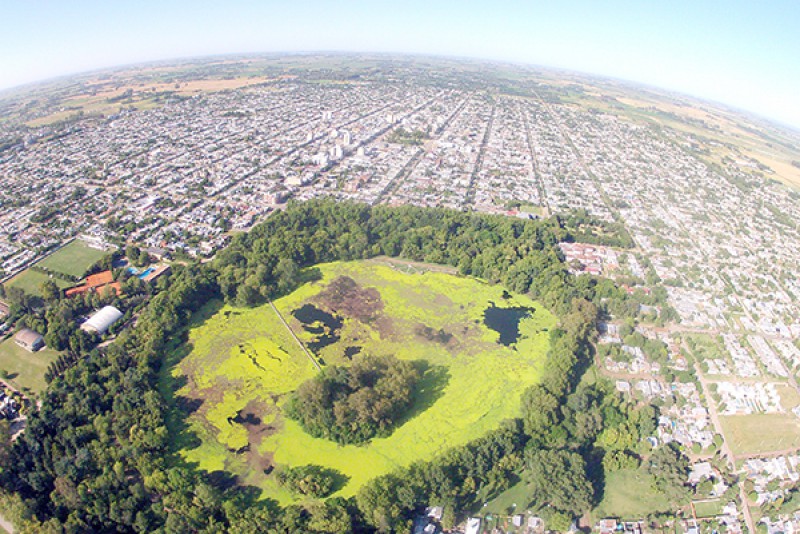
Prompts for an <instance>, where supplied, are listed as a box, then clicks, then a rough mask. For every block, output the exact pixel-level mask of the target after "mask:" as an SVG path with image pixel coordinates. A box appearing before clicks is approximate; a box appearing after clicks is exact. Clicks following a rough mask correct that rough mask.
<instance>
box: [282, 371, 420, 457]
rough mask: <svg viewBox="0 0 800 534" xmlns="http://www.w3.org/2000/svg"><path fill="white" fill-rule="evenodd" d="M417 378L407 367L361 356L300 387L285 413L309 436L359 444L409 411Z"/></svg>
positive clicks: (385, 431) (384, 432)
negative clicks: (347, 364) (347, 365)
mask: <svg viewBox="0 0 800 534" xmlns="http://www.w3.org/2000/svg"><path fill="white" fill-rule="evenodd" d="M421 376H422V373H421V372H420V370H419V369H417V368H416V367H415V366H414V365H413V364H412V363H411V362H407V361H403V360H398V359H396V358H393V357H389V356H384V357H372V356H363V357H360V358H358V359H356V360H355V361H354V362H353V364H352V365H350V366H349V367H339V366H332V367H326V368H325V369H323V371H322V373H320V374H319V375H317V376H315V377H314V378H311V379H310V380H307V381H306V382H304V383H303V384H301V385H300V387H299V388H298V389H297V391H296V392H295V393H294V394H293V395H292V397H291V398H290V400H289V402H288V403H287V406H286V409H285V413H286V414H287V415H288V416H289V417H291V418H293V419H297V420H298V421H299V422H300V424H301V425H302V426H303V428H304V429H305V430H306V432H308V433H309V434H311V435H312V436H315V437H320V438H326V439H330V440H333V441H336V442H338V443H341V444H348V443H363V442H365V441H368V440H370V439H372V438H373V437H375V436H385V435H387V434H388V433H389V432H390V431H391V429H392V428H393V427H394V425H395V424H396V423H397V422H398V420H399V419H400V418H401V417H402V416H403V415H404V414H405V413H406V411H407V410H408V408H409V407H410V406H411V404H412V402H413V400H414V388H415V386H416V384H417V382H418V381H419V379H420V378H421Z"/></svg>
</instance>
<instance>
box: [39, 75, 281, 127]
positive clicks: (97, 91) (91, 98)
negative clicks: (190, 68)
mask: <svg viewBox="0 0 800 534" xmlns="http://www.w3.org/2000/svg"><path fill="white" fill-rule="evenodd" d="M267 81H270V80H269V79H268V78H264V77H252V76H243V77H237V78H224V79H223V78H209V79H197V80H180V81H177V82H173V81H168V82H167V81H165V82H156V83H151V82H142V81H139V82H136V81H133V80H126V81H123V82H119V83H110V82H108V81H95V82H94V83H93V82H88V83H87V84H86V91H85V93H84V94H81V95H78V96H75V97H72V98H69V99H66V100H64V101H63V102H62V103H61V107H60V108H59V109H58V110H57V111H55V112H53V113H50V114H48V115H44V116H42V117H38V118H36V119H33V120H31V121H28V122H27V123H26V124H27V126H29V127H32V128H35V127H39V126H45V125H48V124H54V123H57V122H60V121H64V120H68V119H72V118H75V117H77V116H78V115H79V114H83V115H109V114H113V113H119V111H120V110H121V109H122V108H130V107H134V108H136V109H138V110H145V109H151V108H155V107H158V106H160V105H161V103H162V101H161V99H160V97H161V95H164V94H174V95H180V96H192V95H197V94H200V93H208V92H215V91H225V90H230V89H240V88H242V87H247V86H249V85H253V84H258V83H264V82H267ZM126 91H131V93H129V94H128V95H126V94H125V92H126Z"/></svg>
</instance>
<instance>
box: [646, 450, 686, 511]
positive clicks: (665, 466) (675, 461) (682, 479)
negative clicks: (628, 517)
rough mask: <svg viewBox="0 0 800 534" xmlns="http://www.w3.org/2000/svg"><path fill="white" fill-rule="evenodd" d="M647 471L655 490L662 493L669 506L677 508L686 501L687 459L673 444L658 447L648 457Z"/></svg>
mask: <svg viewBox="0 0 800 534" xmlns="http://www.w3.org/2000/svg"><path fill="white" fill-rule="evenodd" d="M647 470H648V472H649V473H650V474H651V475H653V478H654V484H655V489H656V490H658V491H659V492H661V493H663V494H664V496H665V497H666V498H667V499H668V500H669V502H670V503H671V504H673V505H675V506H677V505H682V504H685V503H686V502H687V501H688V499H689V498H690V492H689V488H688V487H687V486H686V485H685V484H686V479H687V477H688V476H689V459H688V458H686V456H685V455H684V454H683V453H682V452H681V451H680V449H678V447H676V446H675V444H674V443H668V444H667V445H663V446H661V447H659V448H658V449H657V450H656V451H655V452H654V453H653V454H652V456H650V459H649V460H648V463H647Z"/></svg>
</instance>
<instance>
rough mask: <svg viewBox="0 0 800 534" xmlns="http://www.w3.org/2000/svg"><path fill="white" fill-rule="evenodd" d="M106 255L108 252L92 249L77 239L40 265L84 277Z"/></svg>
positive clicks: (51, 269)
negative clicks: (87, 270)
mask: <svg viewBox="0 0 800 534" xmlns="http://www.w3.org/2000/svg"><path fill="white" fill-rule="evenodd" d="M106 254H108V252H105V251H103V250H99V249H96V248H92V247H90V246H88V245H87V244H86V243H84V242H83V241H81V240H79V239H76V240H74V241H72V242H71V243H70V244H68V245H67V246H65V247H63V248H60V249H58V250H57V251H56V252H54V253H52V254H51V255H49V256H48V257H46V258H45V259H43V260H42V261H40V262H39V263H38V265H39V266H40V267H43V268H45V269H48V270H50V271H56V272H59V273H64V274H68V275H70V276H77V277H82V276H83V275H84V274H85V273H86V269H88V268H89V267H91V266H92V265H93V264H94V263H95V262H97V261H98V260H100V259H102V258H103V257H104V256H105V255H106Z"/></svg>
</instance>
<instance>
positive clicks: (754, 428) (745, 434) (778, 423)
mask: <svg viewBox="0 0 800 534" xmlns="http://www.w3.org/2000/svg"><path fill="white" fill-rule="evenodd" d="M719 420H720V422H721V423H722V429H723V432H724V433H725V439H726V440H727V441H728V444H729V445H730V448H731V450H732V451H733V453H734V454H735V455H736V456H743V455H748V454H760V453H766V452H773V451H782V450H786V449H793V448H796V447H800V421H798V419H797V417H796V416H795V415H794V414H791V413H789V414H757V415H731V416H720V418H719Z"/></svg>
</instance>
